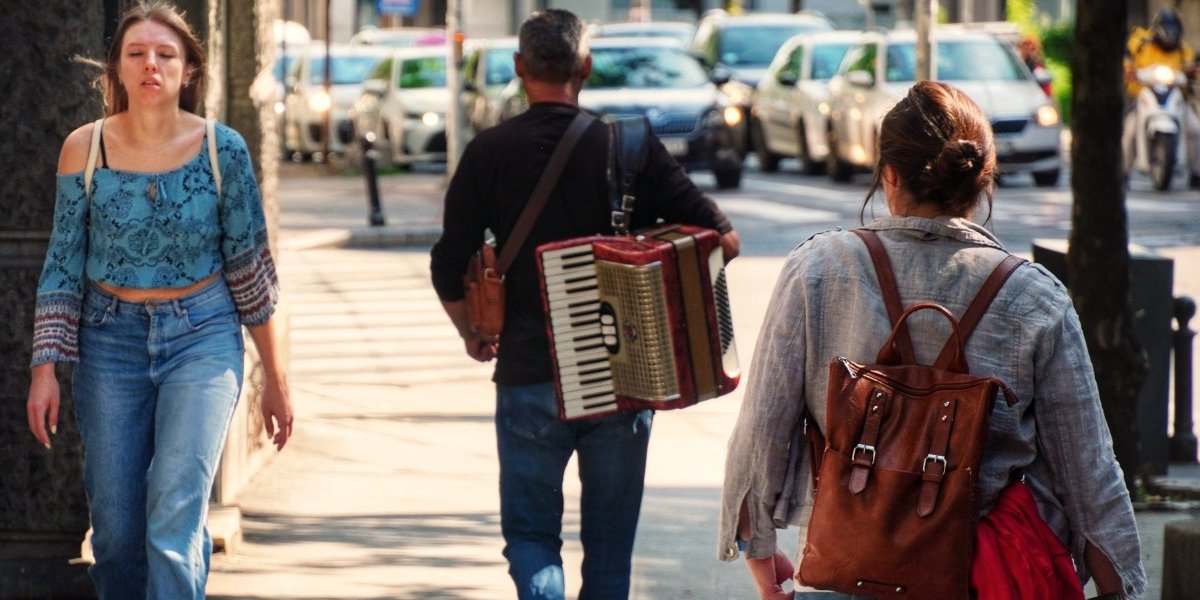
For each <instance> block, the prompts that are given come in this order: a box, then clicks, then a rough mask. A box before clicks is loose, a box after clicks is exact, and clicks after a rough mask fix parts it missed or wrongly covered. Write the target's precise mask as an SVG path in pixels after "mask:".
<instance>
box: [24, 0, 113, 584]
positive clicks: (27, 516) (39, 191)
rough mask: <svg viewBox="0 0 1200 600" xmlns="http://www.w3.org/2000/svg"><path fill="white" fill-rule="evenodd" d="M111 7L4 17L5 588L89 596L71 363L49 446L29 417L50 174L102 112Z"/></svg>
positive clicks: (73, 6)
mask: <svg viewBox="0 0 1200 600" xmlns="http://www.w3.org/2000/svg"><path fill="white" fill-rule="evenodd" d="M104 8H105V7H104V5H103V4H101V3H96V2H83V3H81V2H77V1H76V0H21V1H19V2H10V3H6V4H5V11H4V12H5V15H4V18H2V19H0V81H3V82H4V83H5V86H6V88H5V93H4V110H3V111H0V131H3V132H4V134H3V135H0V156H3V157H4V159H3V160H0V181H3V182H4V192H5V193H4V200H3V201H2V202H0V356H3V357H4V361H3V362H2V363H0V465H2V467H0V596H3V597H5V598H34V597H36V598H49V597H72V598H74V597H80V598H83V597H88V596H92V597H94V595H95V591H94V590H92V588H91V583H90V582H89V581H88V579H87V575H86V572H85V570H84V565H69V564H68V562H67V561H68V560H70V559H72V558H76V557H78V556H79V555H80V544H81V542H82V541H83V536H84V533H85V532H86V531H87V529H88V511H87V500H86V497H85V495H84V491H83V481H82V466H83V465H82V462H83V445H82V443H81V442H80V439H79V432H78V430H77V429H76V427H75V411H74V404H73V402H72V399H71V394H70V391H71V387H70V377H69V373H70V369H68V368H66V367H60V368H59V375H60V377H59V382H60V384H61V386H62V392H63V393H62V406H61V409H60V412H59V420H58V434H57V435H55V436H54V438H53V444H54V446H53V448H52V449H51V450H46V449H44V448H42V447H41V446H40V445H38V444H37V442H36V441H35V440H34V439H33V436H32V435H31V434H30V433H29V427H28V425H27V424H26V419H25V399H26V396H27V394H28V392H29V376H30V371H29V359H30V355H31V354H30V353H31V349H32V333H33V310H34V302H35V298H36V289H37V283H38V278H39V276H40V274H41V270H42V262H43V260H44V257H45V254H46V246H47V243H48V240H49V236H50V229H51V223H52V221H53V215H54V197H55V176H54V174H55V171H56V170H57V165H58V154H59V149H60V148H61V147H62V142H63V140H64V139H66V137H67V134H69V133H70V132H71V131H72V130H74V129H75V128H76V127H79V126H80V125H83V124H84V123H86V122H88V121H90V120H93V119H96V118H98V117H99V116H100V114H101V103H100V94H99V92H98V90H97V89H96V88H94V87H93V86H92V83H93V81H94V80H95V78H96V76H97V75H99V71H98V70H96V69H93V68H91V67H88V66H85V65H82V64H79V63H78V62H75V61H74V60H72V59H73V57H75V56H77V55H83V56H90V57H102V56H103V48H102V43H103V42H102V38H103V35H104Z"/></svg>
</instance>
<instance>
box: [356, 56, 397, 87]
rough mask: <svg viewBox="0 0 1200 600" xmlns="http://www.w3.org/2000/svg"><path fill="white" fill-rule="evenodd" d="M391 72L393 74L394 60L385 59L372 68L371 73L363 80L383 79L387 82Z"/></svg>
mask: <svg viewBox="0 0 1200 600" xmlns="http://www.w3.org/2000/svg"><path fill="white" fill-rule="evenodd" d="M391 72H392V59H390V58H385V59H383V60H380V61H379V62H377V63H375V66H373V67H371V71H370V72H368V73H367V76H366V77H364V78H363V79H382V80H384V81H387V80H388V76H389V74H390V73H391Z"/></svg>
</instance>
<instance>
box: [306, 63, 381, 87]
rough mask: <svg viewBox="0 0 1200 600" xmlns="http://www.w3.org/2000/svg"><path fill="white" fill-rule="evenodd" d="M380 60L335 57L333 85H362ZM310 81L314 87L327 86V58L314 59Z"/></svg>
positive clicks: (310, 69)
mask: <svg viewBox="0 0 1200 600" xmlns="http://www.w3.org/2000/svg"><path fill="white" fill-rule="evenodd" d="M378 60H379V59H378V58H377V57H374V56H334V57H333V63H332V68H331V69H330V71H331V74H330V76H331V81H332V83H333V85H346V84H354V83H362V81H363V79H365V78H366V76H367V72H368V71H370V70H371V67H374V66H375V63H376V62H377V61H378ZM308 80H309V82H310V83H312V84H313V85H324V84H325V57H324V56H318V57H315V58H313V59H312V65H311V66H310V67H309V76H308Z"/></svg>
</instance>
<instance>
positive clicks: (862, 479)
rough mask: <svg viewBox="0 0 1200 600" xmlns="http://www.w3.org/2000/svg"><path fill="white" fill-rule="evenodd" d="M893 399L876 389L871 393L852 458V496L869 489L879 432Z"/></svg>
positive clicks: (888, 394) (886, 393)
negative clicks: (860, 433) (868, 480)
mask: <svg viewBox="0 0 1200 600" xmlns="http://www.w3.org/2000/svg"><path fill="white" fill-rule="evenodd" d="M891 399H892V396H891V394H890V393H888V392H885V391H884V390H880V389H878V388H876V389H875V391H873V392H871V398H870V399H869V401H868V402H867V406H866V420H865V421H864V423H863V430H862V435H861V436H859V438H858V445H857V446H855V447H854V450H853V451H852V452H851V457H850V493H851V494H860V493H862V491H863V490H865V489H867V479H868V478H869V477H870V475H871V468H872V467H874V466H875V456H876V454H877V452H878V447H877V446H878V444H879V430H880V429H882V426H883V419H884V417H885V416H886V414H887V409H888V402H889V401H890V400H891Z"/></svg>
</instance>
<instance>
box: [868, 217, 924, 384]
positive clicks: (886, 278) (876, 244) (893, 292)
mask: <svg viewBox="0 0 1200 600" xmlns="http://www.w3.org/2000/svg"><path fill="white" fill-rule="evenodd" d="M853 231H854V233H855V234H856V235H857V236H858V237H859V239H861V240H862V241H863V243H864V244H866V246H867V251H868V252H870V254H871V262H872V263H874V264H875V276H876V277H877V278H878V279H879V291H880V292H882V293H883V305H884V306H886V307H887V312H888V321H889V322H891V325H892V328H893V329H894V328H895V327H896V325H897V324H900V316H901V315H903V314H904V307H903V305H901V304H900V288H899V286H897V285H896V274H895V273H894V272H893V271H892V263H891V261H890V260H889V259H888V254H887V249H885V248H884V247H883V242H882V241H880V240H879V235H877V234H876V233H875V232H874V231H871V230H870V229H861V228H860V229H855V230H853ZM900 325H901V327H900V330H899V331H897V332H896V350H897V351H898V352H899V353H900V360H902V361H903V362H904V364H916V362H917V361H916V358H917V354H916V352H914V351H913V345H912V337H911V336H910V335H909V333H908V324H907V323H903V324H900Z"/></svg>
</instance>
